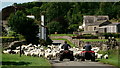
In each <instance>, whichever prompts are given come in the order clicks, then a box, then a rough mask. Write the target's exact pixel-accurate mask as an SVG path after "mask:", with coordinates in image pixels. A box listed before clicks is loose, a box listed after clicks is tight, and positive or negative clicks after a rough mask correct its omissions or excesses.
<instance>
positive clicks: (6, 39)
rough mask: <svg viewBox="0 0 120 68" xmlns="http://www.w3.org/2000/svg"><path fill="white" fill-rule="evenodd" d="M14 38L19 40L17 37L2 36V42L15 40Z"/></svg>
mask: <svg viewBox="0 0 120 68" xmlns="http://www.w3.org/2000/svg"><path fill="white" fill-rule="evenodd" d="M16 40H19V38H9V37H8V38H3V37H2V43H6V42H13V41H16Z"/></svg>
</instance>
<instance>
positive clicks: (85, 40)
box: [80, 39, 107, 42]
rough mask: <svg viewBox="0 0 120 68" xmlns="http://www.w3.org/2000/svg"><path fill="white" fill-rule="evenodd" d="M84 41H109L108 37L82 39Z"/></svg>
mask: <svg viewBox="0 0 120 68" xmlns="http://www.w3.org/2000/svg"><path fill="white" fill-rule="evenodd" d="M80 40H81V41H84V42H96V41H107V39H80Z"/></svg>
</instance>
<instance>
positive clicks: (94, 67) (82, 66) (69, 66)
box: [50, 59, 116, 68]
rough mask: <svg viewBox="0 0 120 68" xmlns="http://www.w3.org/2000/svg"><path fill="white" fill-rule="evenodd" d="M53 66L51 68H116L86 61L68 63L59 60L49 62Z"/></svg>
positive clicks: (67, 61)
mask: <svg viewBox="0 0 120 68" xmlns="http://www.w3.org/2000/svg"><path fill="white" fill-rule="evenodd" d="M50 62H51V63H52V65H53V68H116V67H114V66H112V65H108V64H103V63H100V62H91V61H90V60H87V61H69V60H68V59H64V60H63V61H59V60H50Z"/></svg>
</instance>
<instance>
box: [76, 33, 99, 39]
mask: <svg viewBox="0 0 120 68" xmlns="http://www.w3.org/2000/svg"><path fill="white" fill-rule="evenodd" d="M77 37H78V38H81V39H97V38H98V36H96V35H91V34H84V35H80V36H77Z"/></svg>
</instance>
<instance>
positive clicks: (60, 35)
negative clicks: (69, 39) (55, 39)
mask: <svg viewBox="0 0 120 68" xmlns="http://www.w3.org/2000/svg"><path fill="white" fill-rule="evenodd" d="M49 36H76V35H75V34H50V35H49Z"/></svg>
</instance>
